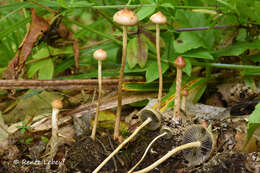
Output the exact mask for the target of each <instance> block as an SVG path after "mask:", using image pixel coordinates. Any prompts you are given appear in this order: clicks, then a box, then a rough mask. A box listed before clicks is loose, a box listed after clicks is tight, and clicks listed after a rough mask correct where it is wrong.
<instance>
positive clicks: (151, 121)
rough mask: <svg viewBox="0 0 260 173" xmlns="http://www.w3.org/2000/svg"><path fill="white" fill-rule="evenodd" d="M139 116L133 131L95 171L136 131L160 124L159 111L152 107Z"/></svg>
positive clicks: (155, 127)
mask: <svg viewBox="0 0 260 173" xmlns="http://www.w3.org/2000/svg"><path fill="white" fill-rule="evenodd" d="M139 118H140V120H141V121H142V122H143V123H142V124H141V125H140V126H139V127H137V128H136V129H135V131H134V132H133V133H132V134H131V135H130V136H129V137H128V138H126V139H125V140H124V141H123V142H122V143H121V144H120V145H119V146H118V147H117V148H116V149H115V150H114V151H113V152H112V153H111V154H110V155H109V156H108V157H107V158H106V159H105V160H104V161H103V162H102V163H101V164H100V165H99V166H98V167H97V168H96V169H95V170H94V171H93V173H97V172H98V171H100V169H101V168H102V167H103V166H104V165H105V164H106V163H107V162H108V161H109V160H110V159H111V158H112V157H113V156H114V155H115V154H117V153H118V152H119V151H120V149H121V148H123V147H124V146H125V145H126V144H127V143H128V142H129V141H131V140H132V139H133V138H134V137H135V136H136V135H137V134H138V132H139V131H140V130H141V129H143V128H144V127H146V128H147V129H148V130H152V131H153V130H156V129H157V128H159V127H160V125H161V113H159V112H157V111H156V110H154V109H144V110H142V111H141V112H140V113H139Z"/></svg>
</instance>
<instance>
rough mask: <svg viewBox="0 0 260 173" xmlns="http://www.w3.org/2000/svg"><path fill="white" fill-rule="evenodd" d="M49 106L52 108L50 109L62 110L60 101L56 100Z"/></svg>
mask: <svg viewBox="0 0 260 173" xmlns="http://www.w3.org/2000/svg"><path fill="white" fill-rule="evenodd" d="M51 106H52V108H55V109H62V107H63V104H62V101H61V100H60V99H56V100H54V101H52V102H51Z"/></svg>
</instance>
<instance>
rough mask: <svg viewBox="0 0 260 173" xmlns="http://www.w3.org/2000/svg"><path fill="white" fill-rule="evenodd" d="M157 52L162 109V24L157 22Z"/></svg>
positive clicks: (159, 105)
mask: <svg viewBox="0 0 260 173" xmlns="http://www.w3.org/2000/svg"><path fill="white" fill-rule="evenodd" d="M156 53H157V64H158V73H159V91H158V109H159V110H160V109H161V103H162V90H163V76H162V66H161V57H160V25H159V24H156Z"/></svg>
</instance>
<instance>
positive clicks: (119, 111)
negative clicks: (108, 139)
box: [114, 26, 127, 140]
mask: <svg viewBox="0 0 260 173" xmlns="http://www.w3.org/2000/svg"><path fill="white" fill-rule="evenodd" d="M126 48H127V26H123V49H122V62H121V63H122V64H121V69H120V76H119V81H118V106H117V111H116V122H115V131H114V140H116V139H117V138H118V136H119V127H120V116H121V109H122V82H123V78H124V70H125V61H126Z"/></svg>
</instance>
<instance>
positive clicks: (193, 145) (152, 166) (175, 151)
mask: <svg viewBox="0 0 260 173" xmlns="http://www.w3.org/2000/svg"><path fill="white" fill-rule="evenodd" d="M200 146H201V142H200V141H196V142H191V143H188V144H184V145H181V146H179V147H177V148H174V149H173V150H171V151H169V152H168V153H167V154H165V155H164V156H163V157H162V158H160V159H159V160H157V161H156V162H154V163H153V164H152V165H150V166H148V167H146V168H144V169H142V170H140V171H136V172H134V173H145V172H149V171H151V170H153V169H154V168H155V167H157V166H158V165H160V164H161V163H162V162H164V161H165V160H167V159H168V158H169V157H171V156H172V155H173V154H175V153H177V152H179V151H182V150H185V149H187V148H199V147H200Z"/></svg>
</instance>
